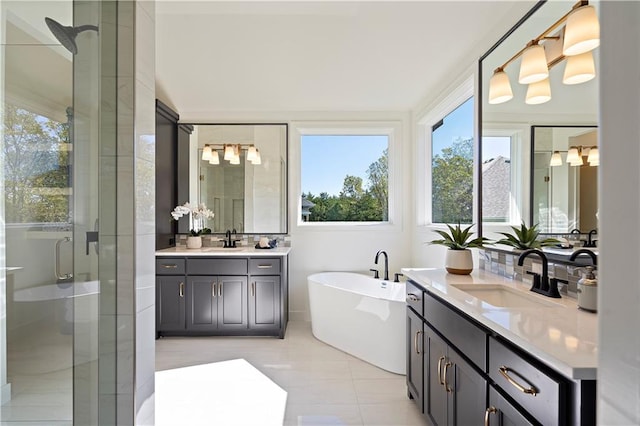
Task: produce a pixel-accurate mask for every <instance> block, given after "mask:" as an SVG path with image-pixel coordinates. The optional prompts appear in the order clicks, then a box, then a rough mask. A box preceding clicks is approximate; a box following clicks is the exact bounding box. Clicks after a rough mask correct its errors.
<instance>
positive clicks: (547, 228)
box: [530, 125, 599, 234]
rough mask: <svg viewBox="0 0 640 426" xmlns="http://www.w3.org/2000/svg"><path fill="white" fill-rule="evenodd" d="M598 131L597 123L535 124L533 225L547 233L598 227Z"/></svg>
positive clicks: (532, 180) (533, 134)
mask: <svg viewBox="0 0 640 426" xmlns="http://www.w3.org/2000/svg"><path fill="white" fill-rule="evenodd" d="M598 165H599V150H598V132H597V128H596V127H594V126H540V125H536V126H532V127H531V206H532V208H531V219H530V220H531V223H537V224H539V225H538V229H539V230H540V232H542V233H559V234H568V233H570V232H571V231H573V230H575V229H577V230H579V231H580V232H582V233H587V232H589V231H590V230H592V229H596V228H597V217H596V214H597V210H598V191H597V187H598Z"/></svg>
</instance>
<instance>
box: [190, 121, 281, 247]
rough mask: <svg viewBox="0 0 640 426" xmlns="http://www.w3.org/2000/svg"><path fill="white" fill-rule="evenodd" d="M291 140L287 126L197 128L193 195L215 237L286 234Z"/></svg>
mask: <svg viewBox="0 0 640 426" xmlns="http://www.w3.org/2000/svg"><path fill="white" fill-rule="evenodd" d="M287 141H288V126H287V124H283V123H275V124H272V123H250V124H245V123H232V124H227V123H224V124H193V132H192V133H191V136H190V146H191V149H192V150H195V153H194V155H193V156H192V161H191V165H190V175H191V176H190V178H191V182H192V183H194V182H195V185H194V184H192V185H191V191H192V194H193V191H194V190H195V192H196V193H197V199H198V202H199V203H204V204H205V205H206V206H207V207H208V208H209V209H210V210H212V211H213V212H214V214H215V216H214V218H213V219H210V220H208V222H207V226H208V227H209V228H211V231H212V233H214V234H223V233H225V232H226V231H227V230H234V229H235V230H236V231H237V233H239V234H269V235H273V234H286V233H287V223H288V217H287V212H288V208H287V153H288V146H287ZM194 157H195V158H194ZM194 163H195V164H194Z"/></svg>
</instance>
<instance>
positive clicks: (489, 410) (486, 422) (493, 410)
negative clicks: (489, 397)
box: [484, 405, 498, 426]
mask: <svg viewBox="0 0 640 426" xmlns="http://www.w3.org/2000/svg"><path fill="white" fill-rule="evenodd" d="M497 412H498V409H497V408H496V407H494V406H493V405H492V406H491V407H489V408H487V409H486V410H484V426H489V416H490V415H491V414H495V413H497Z"/></svg>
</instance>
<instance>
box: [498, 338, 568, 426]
mask: <svg viewBox="0 0 640 426" xmlns="http://www.w3.org/2000/svg"><path fill="white" fill-rule="evenodd" d="M527 358H528V357H526V355H524V354H520V353H519V352H517V351H516V350H514V349H512V348H510V347H508V346H506V345H505V344H503V343H502V342H500V341H498V340H497V339H495V338H494V337H490V338H489V376H490V377H491V379H492V380H493V381H494V382H495V384H496V385H498V386H500V388H501V389H502V390H503V391H504V392H505V393H507V394H508V395H509V396H511V397H512V398H513V399H514V400H515V401H516V402H517V403H518V404H520V405H521V406H522V408H524V409H525V410H526V411H527V412H528V413H529V414H531V415H532V416H533V417H534V418H535V419H536V420H537V421H539V422H540V423H541V424H543V425H553V424H560V425H561V424H566V413H565V410H564V409H563V407H565V404H566V396H567V395H566V394H567V386H566V382H565V379H564V378H563V377H562V376H560V375H558V374H557V373H554V372H553V371H551V370H550V369H548V368H547V367H545V366H543V365H539V363H537V362H536V361H535V360H533V359H527ZM534 393H535V394H534Z"/></svg>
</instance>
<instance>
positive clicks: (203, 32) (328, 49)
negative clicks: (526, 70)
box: [156, 0, 535, 121]
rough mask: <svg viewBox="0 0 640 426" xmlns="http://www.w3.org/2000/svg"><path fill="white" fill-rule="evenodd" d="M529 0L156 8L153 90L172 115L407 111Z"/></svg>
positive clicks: (163, 4)
mask: <svg viewBox="0 0 640 426" xmlns="http://www.w3.org/2000/svg"><path fill="white" fill-rule="evenodd" d="M534 3H535V2H534V1H466V2H461V1H410V2H398V1H389V2H382V1H359V2H343V1H325V2H269V1H261V2H245V1H235V2H217V1H213V2H211V1H209V2H206V1H194V2H190V1H169V0H160V1H158V2H157V3H156V92H157V96H158V98H159V99H161V100H163V101H164V102H165V103H167V104H169V105H171V106H172V107H174V108H175V109H176V110H177V111H178V113H179V114H180V116H181V119H182V120H183V121H184V120H187V121H188V120H189V119H190V118H193V117H206V116H207V114H211V115H214V114H215V113H221V112H225V113H229V112H235V111H242V112H247V111H249V112H256V111H260V112H273V111H276V112H282V111H409V110H411V109H412V108H415V107H416V106H417V105H418V104H419V103H420V101H421V100H422V99H424V98H426V97H428V96H430V95H431V96H433V95H437V94H439V93H441V92H442V90H443V87H442V84H443V83H450V82H451V78H455V77H457V76H459V75H460V74H461V73H463V71H464V69H463V68H461V67H465V68H466V67H469V66H471V65H472V64H473V61H474V60H476V59H477V58H478V57H479V56H481V55H482V54H483V53H484V52H485V51H486V50H487V49H489V48H490V47H491V46H492V45H493V43H495V42H496V41H497V40H498V39H499V38H500V37H501V36H502V35H503V34H504V33H505V32H506V31H507V30H508V29H509V28H510V27H511V26H513V24H515V22H517V20H518V19H519V18H520V17H522V16H523V15H524V14H525V13H526V12H527V11H528V10H529V9H530V8H531V7H532V6H533V4H534Z"/></svg>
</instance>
